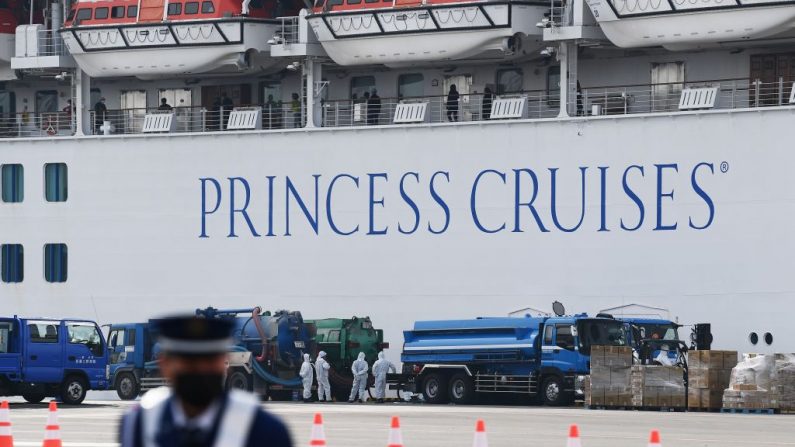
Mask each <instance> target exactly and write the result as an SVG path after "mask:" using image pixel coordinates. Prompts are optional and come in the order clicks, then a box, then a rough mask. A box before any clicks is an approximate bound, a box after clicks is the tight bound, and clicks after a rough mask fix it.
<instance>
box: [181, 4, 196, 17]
mask: <svg viewBox="0 0 795 447" xmlns="http://www.w3.org/2000/svg"><path fill="white" fill-rule="evenodd" d="M188 6H190V7H196V10H195V11H192V12H191V11H189V10H188ZM182 10H183V12H184V13H185V15H195V14H198V13H199V11H200V10H201V6H199V2H185V5H184V6H183V8H182Z"/></svg>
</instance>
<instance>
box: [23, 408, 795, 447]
mask: <svg viewBox="0 0 795 447" xmlns="http://www.w3.org/2000/svg"><path fill="white" fill-rule="evenodd" d="M132 404H133V403H131V402H119V401H86V402H85V403H84V404H83V405H81V406H78V407H67V406H63V407H60V410H61V411H60V413H59V416H60V426H61V434H62V436H63V441H64V446H65V447H70V446H74V447H78V446H80V447H115V446H117V445H118V444H117V442H116V439H117V429H118V424H119V418H120V417H121V415H122V414H123V413H124V412H125V411H126V410H127V409H128V408H129V407H130V405H132ZM265 406H266V408H268V409H269V410H270V411H272V412H273V413H275V414H277V415H278V416H280V417H281V418H282V419H283V420H284V421H285V422H286V423H287V424H288V425H289V427H290V429H291V431H292V434H293V440H294V442H295V445H296V446H297V447H299V446H305V445H308V443H309V437H310V432H311V426H312V422H313V416H314V414H315V413H317V412H320V413H322V414H323V419H324V425H325V431H326V436H327V439H328V445H329V446H330V447H334V446H339V447H382V446H385V445H386V441H387V435H388V431H389V423H390V420H391V417H392V416H400V422H401V429H402V432H403V441H404V444H405V446H406V447H448V446H449V447H467V446H470V445H471V444H472V436H473V433H474V430H475V423H476V421H477V419H484V420H485V421H486V425H487V426H488V434H489V445H490V446H491V447H516V446H531V445H532V446H533V447H562V446H565V445H566V436H567V433H568V427H569V425H570V424H572V423H576V424H578V425H579V428H580V435H581V437H582V444H583V447H644V446H646V444H647V442H648V439H649V431H650V430H651V429H659V430H660V432H661V434H662V445H663V446H671V447H731V446H737V447H741V446H742V447H755V446H762V447H767V446H794V447H795V416H791V415H733V414H716V413H661V412H650V411H649V412H647V411H597V410H584V409H576V408H545V407H513V406H453V405H443V406H432V405H417V404H403V403H396V404H383V405H376V404H347V403H340V404H303V403H292V402H290V403H270V402H269V403H267V404H265ZM11 421H12V424H13V426H12V429H13V433H14V439H15V441H16V442H15V446H18V447H25V446H40V445H41V441H42V439H43V436H44V426H45V424H46V421H47V405H46V403H42V404H37V405H31V404H26V403H21V402H15V401H12V403H11ZM263 445H266V444H263Z"/></svg>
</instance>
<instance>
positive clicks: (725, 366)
mask: <svg viewBox="0 0 795 447" xmlns="http://www.w3.org/2000/svg"><path fill="white" fill-rule="evenodd" d="M687 360H688V367H689V369H688V372H689V382H688V391H687V393H688V394H687V407H688V408H690V409H694V410H719V409H721V408H722V407H723V393H724V391H725V390H726V389H727V388H728V387H729V383H730V381H731V374H732V369H734V367H735V366H737V351H691V352H690V353H689V354H688V356H687Z"/></svg>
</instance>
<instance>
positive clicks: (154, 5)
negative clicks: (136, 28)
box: [138, 0, 166, 23]
mask: <svg viewBox="0 0 795 447" xmlns="http://www.w3.org/2000/svg"><path fill="white" fill-rule="evenodd" d="M165 10H166V0H138V22H139V23H140V22H161V21H163V18H164V14H165Z"/></svg>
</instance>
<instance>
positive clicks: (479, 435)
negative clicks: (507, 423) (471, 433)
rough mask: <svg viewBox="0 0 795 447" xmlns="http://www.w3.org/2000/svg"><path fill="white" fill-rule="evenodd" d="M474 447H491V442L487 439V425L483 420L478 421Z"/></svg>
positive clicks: (473, 442)
mask: <svg viewBox="0 0 795 447" xmlns="http://www.w3.org/2000/svg"><path fill="white" fill-rule="evenodd" d="M472 447H489V440H488V438H487V437H486V423H485V422H483V419H478V421H477V423H476V424H475V439H474V440H473V441H472Z"/></svg>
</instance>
